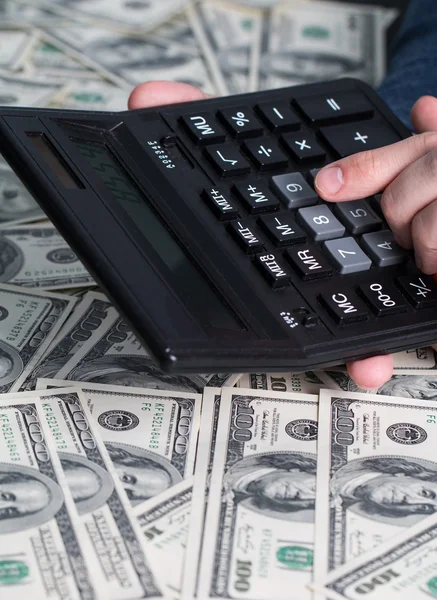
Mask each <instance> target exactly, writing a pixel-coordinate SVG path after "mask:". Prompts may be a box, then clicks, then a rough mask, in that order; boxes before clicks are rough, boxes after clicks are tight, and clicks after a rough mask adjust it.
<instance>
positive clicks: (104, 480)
mask: <svg viewBox="0 0 437 600" xmlns="http://www.w3.org/2000/svg"><path fill="white" fill-rule="evenodd" d="M58 455H59V459H60V461H61V465H62V468H63V470H64V474H65V477H66V479H67V483H68V487H69V489H70V492H71V495H72V496H73V500H74V502H75V504H76V508H77V510H78V512H79V514H81V515H83V514H86V513H89V512H92V511H94V510H97V509H98V508H100V507H101V506H103V505H104V504H105V503H106V501H107V500H108V498H109V496H110V495H111V494H112V492H113V490H114V484H113V482H112V478H111V476H110V475H109V473H108V472H107V471H105V469H104V468H102V467H100V466H99V465H97V464H95V463H94V462H91V461H90V460H88V459H87V458H86V457H83V456H80V455H76V454H67V453H64V452H59V453H58Z"/></svg>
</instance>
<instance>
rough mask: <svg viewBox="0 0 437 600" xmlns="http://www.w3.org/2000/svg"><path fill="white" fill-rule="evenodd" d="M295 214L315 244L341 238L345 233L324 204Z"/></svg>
mask: <svg viewBox="0 0 437 600" xmlns="http://www.w3.org/2000/svg"><path fill="white" fill-rule="evenodd" d="M297 214H298V216H299V219H300V221H301V222H302V223H303V224H304V227H305V228H306V229H308V231H309V232H310V233H311V235H312V236H313V238H314V240H315V241H316V242H320V241H322V240H332V239H333V238H338V237H341V236H342V235H343V234H344V232H345V231H346V230H345V228H344V227H343V225H342V224H341V223H340V221H338V220H337V219H336V218H335V217H334V215H333V214H332V212H331V211H330V209H329V207H328V206H326V204H317V205H316V206H309V207H307V208H301V209H300V210H298V211H297Z"/></svg>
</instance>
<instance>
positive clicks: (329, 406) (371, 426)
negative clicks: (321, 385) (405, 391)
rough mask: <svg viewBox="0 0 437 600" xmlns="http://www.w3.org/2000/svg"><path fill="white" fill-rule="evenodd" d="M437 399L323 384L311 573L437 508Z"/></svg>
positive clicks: (320, 571)
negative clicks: (360, 391)
mask: <svg viewBox="0 0 437 600" xmlns="http://www.w3.org/2000/svg"><path fill="white" fill-rule="evenodd" d="M436 427H437V402H435V401H434V402H431V401H429V400H412V399H409V400H408V401H405V399H403V398H399V397H393V398H389V397H384V396H375V395H369V394H354V393H352V392H340V391H333V390H321V392H320V411H319V440H318V464H317V501H316V528H315V530H316V539H315V544H316V548H317V553H316V555H315V559H316V560H315V580H316V581H317V580H319V579H320V578H324V577H325V576H326V574H327V573H328V572H329V571H331V570H333V569H335V568H337V567H339V566H341V565H342V564H344V563H346V562H348V561H349V560H352V559H353V558H355V557H357V556H360V555H361V554H363V553H364V552H366V551H367V550H371V549H372V548H373V547H375V546H377V545H379V544H381V543H382V542H384V541H385V540H388V539H390V538H391V537H393V536H395V535H396V534H398V533H400V532H402V531H404V530H405V529H406V528H407V527H410V526H412V525H414V524H415V523H417V522H418V521H420V520H421V519H423V518H424V517H425V516H427V515H429V514H431V513H433V512H436V510H437V502H436V498H437V459H436V456H435V429H436Z"/></svg>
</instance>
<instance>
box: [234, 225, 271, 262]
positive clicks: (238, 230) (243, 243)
mask: <svg viewBox="0 0 437 600" xmlns="http://www.w3.org/2000/svg"><path fill="white" fill-rule="evenodd" d="M229 231H230V232H231V234H232V236H233V237H234V239H235V240H237V242H238V243H239V244H240V247H241V248H243V250H244V251H245V252H246V254H254V253H256V252H261V251H262V250H264V244H263V242H262V241H261V240H260V239H259V237H258V234H257V233H256V228H255V226H254V224H253V223H252V222H249V221H242V220H235V221H231V222H230V223H229Z"/></svg>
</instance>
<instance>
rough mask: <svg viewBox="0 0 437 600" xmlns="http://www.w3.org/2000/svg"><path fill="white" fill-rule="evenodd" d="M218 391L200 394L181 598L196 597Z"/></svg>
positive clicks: (216, 420)
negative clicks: (200, 401)
mask: <svg viewBox="0 0 437 600" xmlns="http://www.w3.org/2000/svg"><path fill="white" fill-rule="evenodd" d="M221 392H222V390H221V388H205V390H204V392H203V401H202V415H201V419H200V427H199V440H198V443H197V454H196V470H195V474H194V483H193V498H192V501H191V519H190V527H189V531H188V537H187V545H186V556H189V557H190V558H189V560H186V561H185V563H184V572H183V578H182V598H193V599H194V598H197V597H198V593H197V592H198V578H199V574H200V571H199V567H200V562H201V551H202V539H203V535H204V532H205V519H206V512H207V509H208V494H209V486H210V483H211V472H212V464H213V460H214V451H215V443H216V436H217V423H218V418H219V411H220V400H221Z"/></svg>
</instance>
